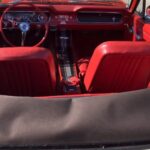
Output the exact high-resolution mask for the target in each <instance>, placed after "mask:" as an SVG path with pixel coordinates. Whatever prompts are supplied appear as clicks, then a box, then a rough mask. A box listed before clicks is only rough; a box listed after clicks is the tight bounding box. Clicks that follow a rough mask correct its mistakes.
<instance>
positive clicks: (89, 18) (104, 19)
mask: <svg viewBox="0 0 150 150" xmlns="http://www.w3.org/2000/svg"><path fill="white" fill-rule="evenodd" d="M128 18H129V16H128V15H125V14H124V12H120V11H112V10H111V11H103V10H102V11H101V10H88V9H87V10H85V9H83V10H82V9H80V10H76V11H74V12H56V11H47V10H46V11H40V12H35V11H28V10H26V11H17V10H16V11H11V12H7V13H6V14H5V16H4V19H3V24H4V25H3V26H4V28H15V26H17V25H18V24H20V23H21V22H29V23H32V24H43V25H44V24H45V23H48V25H49V26H50V27H53V28H54V27H56V28H63V27H68V28H83V29H84V28H85V29H86V28H93V27H95V28H109V27H110V26H111V27H114V28H116V27H120V28H122V27H123V26H124V25H125V24H126V22H127V21H128Z"/></svg>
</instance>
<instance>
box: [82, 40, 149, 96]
mask: <svg viewBox="0 0 150 150" xmlns="http://www.w3.org/2000/svg"><path fill="white" fill-rule="evenodd" d="M149 81H150V43H147V42H106V43H103V44H101V45H100V46H98V47H97V48H96V50H95V52H94V54H93V56H92V58H91V60H90V63H89V66H88V69H87V72H86V75H85V79H84V84H85V87H86V90H87V91H89V92H93V93H97V92H103V93H110V92H111V93H112V92H124V91H132V90H139V89H143V88H147V87H148V84H149Z"/></svg>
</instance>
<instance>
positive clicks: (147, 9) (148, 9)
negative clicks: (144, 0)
mask: <svg viewBox="0 0 150 150" xmlns="http://www.w3.org/2000/svg"><path fill="white" fill-rule="evenodd" d="M146 18H147V19H150V6H148V7H147V8H146Z"/></svg>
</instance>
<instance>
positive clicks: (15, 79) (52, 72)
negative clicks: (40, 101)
mask: <svg viewBox="0 0 150 150" xmlns="http://www.w3.org/2000/svg"><path fill="white" fill-rule="evenodd" d="M55 90H56V67H55V62H54V57H53V55H52V53H51V52H50V50H47V49H45V48H39V47H13V48H12V47H10V48H0V94H4V95H15V96H46V95H54V94H55Z"/></svg>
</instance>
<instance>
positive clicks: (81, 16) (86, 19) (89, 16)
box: [77, 12, 122, 23]
mask: <svg viewBox="0 0 150 150" xmlns="http://www.w3.org/2000/svg"><path fill="white" fill-rule="evenodd" d="M77 17H78V21H79V22H81V23H119V22H121V20H122V15H121V14H119V13H104V12H78V14H77Z"/></svg>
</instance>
